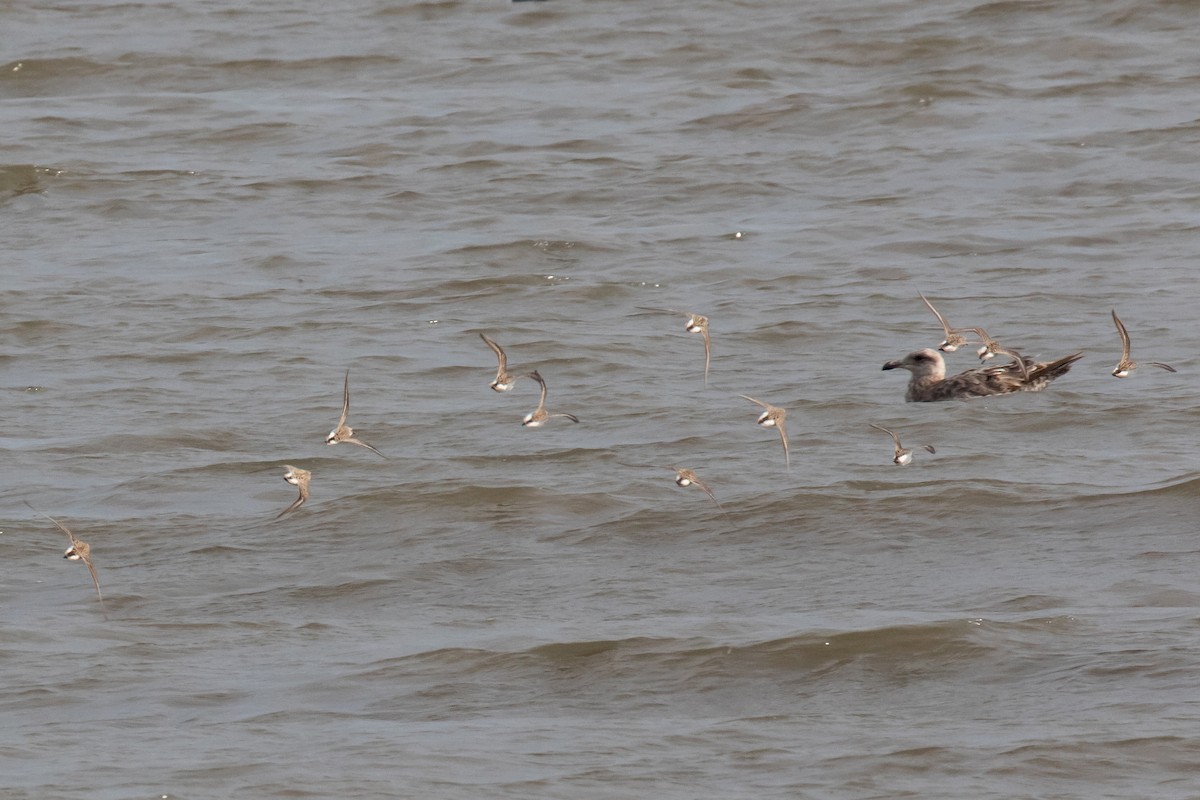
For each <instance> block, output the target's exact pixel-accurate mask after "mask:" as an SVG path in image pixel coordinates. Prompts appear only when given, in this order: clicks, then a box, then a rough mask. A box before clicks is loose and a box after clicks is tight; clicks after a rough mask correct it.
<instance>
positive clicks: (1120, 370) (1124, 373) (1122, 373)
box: [1112, 366, 1129, 378]
mask: <svg viewBox="0 0 1200 800" xmlns="http://www.w3.org/2000/svg"><path fill="white" fill-rule="evenodd" d="M1112 374H1113V377H1114V378H1127V377H1129V370H1128V369H1126V368H1125V367H1124V366H1120V367H1117V368H1116V369H1114V370H1113V371H1112Z"/></svg>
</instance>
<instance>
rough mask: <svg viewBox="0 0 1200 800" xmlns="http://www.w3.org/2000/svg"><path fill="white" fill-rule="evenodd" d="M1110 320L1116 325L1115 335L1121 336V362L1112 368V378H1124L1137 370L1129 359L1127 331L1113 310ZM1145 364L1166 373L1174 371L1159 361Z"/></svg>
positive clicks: (1134, 362) (1134, 363) (1135, 363)
mask: <svg viewBox="0 0 1200 800" xmlns="http://www.w3.org/2000/svg"><path fill="white" fill-rule="evenodd" d="M1112 318H1113V322H1114V323H1116V325H1117V333H1119V334H1121V360H1120V361H1118V362H1117V366H1116V367H1114V368H1113V371H1112V374H1113V377H1114V378H1124V377H1126V376H1127V375H1129V373H1131V372H1133V371H1134V370H1135V369H1137V362H1136V361H1134V360H1133V359H1132V358H1130V357H1129V331H1127V330H1125V323H1123V322H1121V318H1120V317H1118V316H1117V310H1116V309H1115V308H1114V309H1113V312H1112ZM1146 363H1148V364H1149V365H1150V366H1152V367H1158V368H1159V369H1165V370H1166V371H1167V372H1175V371H1176V370H1175V368H1174V367H1172V366H1171V365H1170V364H1164V363H1162V362H1161V361H1148V362H1146Z"/></svg>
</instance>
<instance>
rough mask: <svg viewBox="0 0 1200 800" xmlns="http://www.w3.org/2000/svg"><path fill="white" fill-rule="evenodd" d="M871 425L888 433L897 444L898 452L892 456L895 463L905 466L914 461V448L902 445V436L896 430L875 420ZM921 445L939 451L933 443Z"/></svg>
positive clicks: (930, 450)
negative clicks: (891, 429)
mask: <svg viewBox="0 0 1200 800" xmlns="http://www.w3.org/2000/svg"><path fill="white" fill-rule="evenodd" d="M871 427H872V428H876V429H878V430H881V431H883V432H884V433H886V434H887V435H888V436H891V437H892V443H893V444H894V445H896V454H895V456H894V457H893V458H892V463H893V464H899V465H900V466H902V467H903V466H904V465H906V464H911V463H912V458H913V457H912V450H909V449H908V448H907V447H902V446H901V445H900V437H899V436H897V435H896V433H895V432H893V431H889V430H888V429H887V428H885V427H883V426H882V425H876V424H875V423H874V422H872V423H871ZM921 447H922V448H923V449H925V450H928V451H929V452H931V453H936V452H937V451H936V450H934V449H933V445H931V444H924V445H921Z"/></svg>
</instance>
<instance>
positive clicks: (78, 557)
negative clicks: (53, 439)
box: [25, 501, 108, 616]
mask: <svg viewBox="0 0 1200 800" xmlns="http://www.w3.org/2000/svg"><path fill="white" fill-rule="evenodd" d="M25 505H27V506H29V510H30V511H32V512H33V513H35V514H38V515H40V516H43V517H45V518H46V519H48V520H50V521H51V522H53V523H54V524H55V525H57V526H58V529H59V530H60V531H62V532H63V533H65V534H66V535H67V538H68V539H70V540H71V546H70V547H68V548H67V549H66V552H64V553H63V558H65V559H67V560H68V561H82V562H83V563H84V565H86V566H87V568H88V572H89V573H90V574H91V576H92V583H93V584H95V586H96V599H97V600H99V601H100V608H101V610H104V596H103V595H102V594H100V578H99V577H98V576H97V575H96V567H95V566H94V565H93V564H92V547H91V545H89V544H88V543H87V542H85V541H83V540H82V539H79V538H77V537H76V536H75V534H73V533H71V530H70V528H68V527H67V526H66V525H63V524H62V523H61V522H59V521H58V520H56V519H55V518H54V517H52V516H50V515H49V514H43V513H42V512H41V511H38V510H37V509H36V508H34V507H33V506H31V505H29V502H28V501H25ZM105 616H108V612H107V611H105Z"/></svg>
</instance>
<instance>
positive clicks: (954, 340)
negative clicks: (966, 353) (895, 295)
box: [917, 292, 970, 353]
mask: <svg viewBox="0 0 1200 800" xmlns="http://www.w3.org/2000/svg"><path fill="white" fill-rule="evenodd" d="M917 294H919V295H921V299H922V300H924V301H925V305H926V307H928V308H929V310H930V311H932V312H933V315H934V316H935V317H937V321H938V322H940V323H941V324H942V334H943V336H944V338H943V339H942V343H941V344H939V345H938V346H937V349H938V350H941V351H942V352H944V353H953V352H954V351H955V350H957V349H958V348H960V347H963V346H964V345H966V344H969V342H968V341H967V338H966V337H965V336H963V332H964V331H968V330H970V328H951V327H950V323H948V322H946V318H945V317H943V316H942V315H941V314H939V313H938V310H937V309H936V308H934V307H933V303H931V302H929V299H928V298H927V297H925V295H923V294H921V293H920V292H917Z"/></svg>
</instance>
